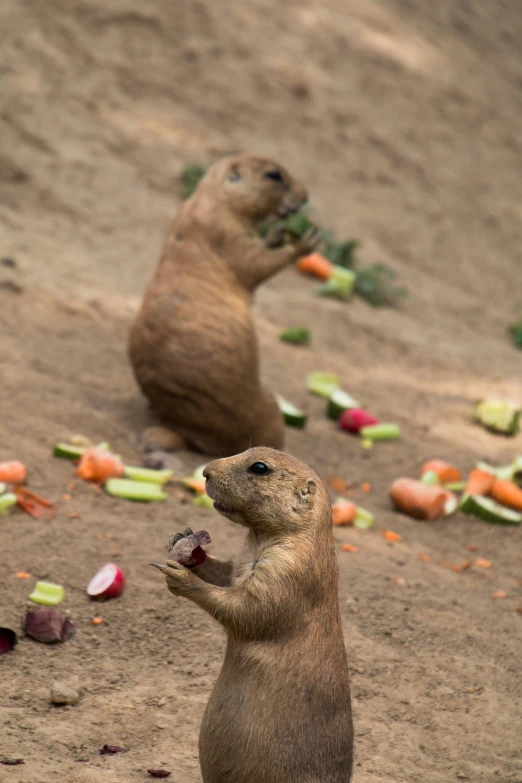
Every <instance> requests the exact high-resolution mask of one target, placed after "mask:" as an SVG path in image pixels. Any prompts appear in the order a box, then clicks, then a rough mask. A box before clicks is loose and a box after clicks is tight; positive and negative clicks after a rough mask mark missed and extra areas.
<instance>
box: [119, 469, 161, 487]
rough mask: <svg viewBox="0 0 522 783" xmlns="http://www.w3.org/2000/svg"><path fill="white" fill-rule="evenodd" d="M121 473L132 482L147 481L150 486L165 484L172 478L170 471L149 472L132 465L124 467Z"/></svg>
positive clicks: (149, 470)
mask: <svg viewBox="0 0 522 783" xmlns="http://www.w3.org/2000/svg"><path fill="white" fill-rule="evenodd" d="M123 473H124V475H125V476H127V477H128V478H130V479H133V480H134V481H148V482H150V483H151V484H165V482H166V481H168V480H169V478H171V476H172V470H151V468H139V467H134V466H133V465H125V467H124V471H123Z"/></svg>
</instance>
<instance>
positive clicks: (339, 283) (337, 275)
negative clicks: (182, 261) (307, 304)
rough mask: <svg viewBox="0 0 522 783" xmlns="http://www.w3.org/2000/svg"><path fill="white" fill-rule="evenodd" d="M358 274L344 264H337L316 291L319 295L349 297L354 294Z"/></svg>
mask: <svg viewBox="0 0 522 783" xmlns="http://www.w3.org/2000/svg"><path fill="white" fill-rule="evenodd" d="M355 280H356V275H355V272H352V270H351V269H345V267H344V266H335V265H334V268H333V272H332V274H331V275H330V277H329V278H328V280H325V281H324V283H321V285H320V286H317V288H316V289H315V293H316V294H318V295H319V296H335V297H338V298H340V299H348V297H350V296H351V295H352V291H353V287H354V285H355Z"/></svg>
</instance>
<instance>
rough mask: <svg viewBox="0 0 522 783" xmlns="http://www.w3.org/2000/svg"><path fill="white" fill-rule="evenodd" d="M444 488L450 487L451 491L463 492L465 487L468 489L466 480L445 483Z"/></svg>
mask: <svg viewBox="0 0 522 783" xmlns="http://www.w3.org/2000/svg"><path fill="white" fill-rule="evenodd" d="M421 481H422V479H421ZM444 489H449V491H450V492H462V490H463V489H466V482H465V481H450V483H449V484H444Z"/></svg>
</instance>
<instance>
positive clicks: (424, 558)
mask: <svg viewBox="0 0 522 783" xmlns="http://www.w3.org/2000/svg"><path fill="white" fill-rule="evenodd" d="M417 557H418V558H419V560H420V561H421V563H429V562H430V560H431V557H430V556H429V555H425V554H423V553H422V552H421V553H420V555H417Z"/></svg>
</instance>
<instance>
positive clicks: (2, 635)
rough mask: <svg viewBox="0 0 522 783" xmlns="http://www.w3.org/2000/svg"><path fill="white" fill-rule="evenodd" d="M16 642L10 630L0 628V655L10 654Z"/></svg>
mask: <svg viewBox="0 0 522 783" xmlns="http://www.w3.org/2000/svg"><path fill="white" fill-rule="evenodd" d="M17 641H18V640H17V638H16V633H15V632H14V631H13V630H11V628H0V655H3V654H4V653H7V652H10V650H12V649H13V647H14V646H15V644H16V642H17Z"/></svg>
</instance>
